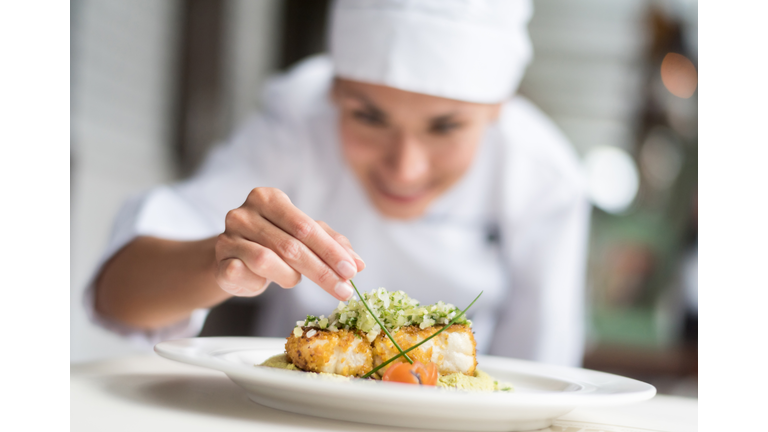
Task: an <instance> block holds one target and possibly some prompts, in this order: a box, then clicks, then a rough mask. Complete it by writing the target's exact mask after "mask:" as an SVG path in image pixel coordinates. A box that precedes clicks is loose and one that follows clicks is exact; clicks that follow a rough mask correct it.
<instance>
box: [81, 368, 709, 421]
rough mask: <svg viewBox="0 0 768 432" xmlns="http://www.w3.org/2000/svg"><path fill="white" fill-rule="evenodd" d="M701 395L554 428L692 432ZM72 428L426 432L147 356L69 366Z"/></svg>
mask: <svg viewBox="0 0 768 432" xmlns="http://www.w3.org/2000/svg"><path fill="white" fill-rule="evenodd" d="M697 417H698V401H697V400H696V399H688V398H680V397H672V396H661V395H657V396H656V397H654V398H653V399H651V400H649V401H646V402H641V403H637V404H633V405H627V406H621V407H612V408H601V409H577V410H574V411H573V412H571V413H569V414H567V415H565V416H563V417H561V418H559V419H558V420H557V421H555V424H554V425H553V426H552V427H550V428H549V429H548V430H547V429H545V430H544V431H551V432H695V431H697V430H698V419H697ZM70 426H71V430H73V431H104V430H109V431H122V430H130V431H136V430H141V431H156V430H158V431H159V430H163V431H171V430H172V431H177V430H183V431H185V432H193V431H205V432H210V431H212V430H226V431H240V430H242V431H249V432H253V431H326V430H327V431H377V432H378V431H381V432H383V431H391V430H399V431H403V432H405V431H409V430H413V431H417V430H418V431H423V429H404V428H393V427H384V426H374V425H366V424H361V423H351V422H344V421H338V420H328V419H322V418H317V417H309V416H303V415H299V414H293V413H288V412H283V411H278V410H275V409H272V408H267V407H264V406H261V405H258V404H256V403H254V402H251V401H250V400H249V399H248V397H247V396H246V393H245V390H243V389H242V388H240V387H238V386H237V385H236V384H234V383H233V382H232V381H230V380H229V378H227V376H226V375H224V374H223V373H221V372H217V371H213V370H209V369H205V368H200V367H196V366H190V365H186V364H181V363H177V362H173V361H171V360H166V359H164V358H161V357H159V356H156V355H142V356H133V357H124V358H118V359H113V360H105V361H99V362H92V363H83V364H73V365H71V367H70Z"/></svg>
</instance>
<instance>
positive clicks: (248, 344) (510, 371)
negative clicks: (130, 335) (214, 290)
mask: <svg viewBox="0 0 768 432" xmlns="http://www.w3.org/2000/svg"><path fill="white" fill-rule="evenodd" d="M284 345H285V339H275V338H238V337H226V338H192V339H181V340H175V341H168V342H162V343H159V344H157V345H156V346H155V351H156V352H157V353H158V354H160V355H161V356H163V357H166V358H169V359H171V360H176V361H180V362H183V363H189V364H193V365H197V366H203V367H206V368H211V369H215V370H219V371H222V372H224V373H225V374H227V375H228V376H229V378H230V379H232V381H234V382H235V383H237V384H238V385H239V386H241V387H243V388H244V389H245V390H246V391H247V392H248V396H249V397H250V398H251V400H253V401H254V402H257V403H259V404H261V405H265V406H268V407H271V408H276V409H279V410H283V411H290V412H294V413H299V414H307V415H312V416H317V417H325V418H331V419H337V420H348V421H355V422H362V423H372V424H378V425H387V426H409V427H418V428H432V429H442V430H473V431H524V430H533V429H541V428H545V427H548V426H550V425H551V424H552V421H553V420H554V419H555V418H556V417H559V416H561V415H564V414H566V413H568V412H570V411H571V410H573V409H574V408H578V407H594V406H611V405H620V404H627V403H632V402H639V401H643V400H646V399H650V398H652V397H653V396H654V395H655V394H656V389H655V388H654V387H653V386H651V385H650V384H646V383H643V382H640V381H636V380H632V379H629V378H624V377H620V376H617V375H611V374H607V373H602V372H596V371H591V370H586V369H577V368H567V367H560V366H551V365H545V364H541V363H534V362H529V361H522V360H513V359H508V358H502V357H491V356H478V359H477V361H478V367H479V368H480V369H481V370H483V371H485V372H487V373H489V374H490V375H491V376H492V377H494V378H496V379H497V380H499V381H503V382H509V383H511V384H512V385H513V386H514V387H515V391H514V392H511V393H507V392H494V393H480V392H475V393H472V392H461V391H455V390H445V389H439V388H434V387H420V386H414V385H411V384H399V383H388V382H381V381H371V380H349V381H338V380H331V379H325V378H323V377H321V376H319V375H316V374H306V373H302V372H296V371H287V370H280V369H273V368H265V367H255V366H254V365H257V364H259V363H261V362H263V361H264V360H266V359H267V358H269V357H271V356H273V355H276V354H280V353H283V352H284Z"/></svg>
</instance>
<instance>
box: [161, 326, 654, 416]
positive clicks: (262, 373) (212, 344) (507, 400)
mask: <svg viewBox="0 0 768 432" xmlns="http://www.w3.org/2000/svg"><path fill="white" fill-rule="evenodd" d="M284 344H285V339H284V338H265V337H238V336H227V337H195V338H183V339H173V340H168V341H163V342H160V343H158V344H156V345H155V347H154V351H155V352H156V353H157V354H158V355H160V356H162V357H165V358H167V359H170V360H174V361H178V362H181V363H186V364H192V365H195V366H200V367H204V368H208V369H214V370H218V371H220V372H223V373H225V374H226V375H227V376H228V377H229V378H230V379H232V380H233V381H234V382H236V383H237V381H238V380H244V381H247V382H258V383H260V384H263V385H272V386H279V387H281V388H284V389H285V388H289V389H296V390H301V391H302V392H304V393H311V394H318V395H327V394H328V392H329V391H336V390H338V391H341V392H343V393H345V394H346V396H350V395H352V396H354V395H358V396H363V397H367V396H369V395H371V393H372V392H375V393H374V394H375V395H378V396H379V397H382V398H388V399H390V398H391V399H390V400H398V401H400V402H402V403H413V402H418V401H423V400H424V399H425V398H424V396H426V395H429V398H427V399H428V400H430V401H431V402H433V403H446V402H449V403H450V402H462V403H468V402H469V403H478V404H482V405H484V406H485V407H493V406H495V407H510V406H519V407H539V406H547V407H572V408H579V407H595V406H615V405H624V404H629V403H633V402H641V401H644V400H648V399H651V398H653V397H654V396H655V394H656V388H655V387H654V386H652V385H650V384H648V383H645V382H642V381H639V380H635V379H632V378H627V377H623V376H620V375H615V374H610V373H607V372H601V371H595V370H591V369H583V368H575V367H568V366H559V365H550V364H545V363H539V362H533V361H528V360H520V359H514V358H507V357H497V356H485V355H478V360H479V361H478V363H480V364H482V362H481V361H480V360H482V361H486V362H491V363H499V364H507V365H511V366H513V369H510V371H514V372H516V373H523V374H527V375H531V376H538V377H545V378H550V379H552V378H554V379H558V380H562V381H567V382H572V383H577V384H579V385H581V386H582V388H581V389H579V390H575V391H566V392H551V393H550V392H544V393H516V392H511V393H506V392H492V393H491V392H463V391H455V390H446V389H436V388H427V387H420V386H419V387H416V388H414V387H413V386H408V388H400V387H399V385H398V384H396V383H382V382H378V381H377V382H371V381H362V380H360V381H356V380H350V381H338V380H326V379H309V375H297V374H296V373H295V372H293V371H285V370H280V369H273V368H257V367H252V366H247V365H245V364H242V363H235V362H231V361H225V360H223V359H222V358H221V355H222V354H224V353H225V351H226V353H236V352H238V351H244V350H271V349H274V350H280V349H281V348H283V347H284ZM276 354H277V352H276ZM593 380H598V381H600V380H604V381H605V382H608V383H613V384H614V386H615V385H616V384H619V385H620V384H624V385H629V387H630V388H635V389H636V390H634V391H624V392H619V393H613V392H609V391H606V389H607V388H608V387H606V386H601V385H599V384H595V383H594V382H590V381H593ZM382 384H384V385H382ZM511 384H512V385H513V386H514V384H515V383H514V382H512V383H511ZM401 385H402V384H401ZM373 389H375V390H373ZM470 401H471V402H470Z"/></svg>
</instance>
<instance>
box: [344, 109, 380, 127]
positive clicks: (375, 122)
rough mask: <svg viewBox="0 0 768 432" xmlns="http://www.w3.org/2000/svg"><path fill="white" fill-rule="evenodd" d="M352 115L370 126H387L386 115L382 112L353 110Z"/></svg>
mask: <svg viewBox="0 0 768 432" xmlns="http://www.w3.org/2000/svg"><path fill="white" fill-rule="evenodd" d="M352 116H353V117H354V118H355V119H357V120H359V121H360V122H362V123H364V124H367V125H369V126H386V124H387V123H386V121H385V120H384V117H382V116H381V115H380V114H378V113H375V112H371V111H360V110H355V111H353V112H352Z"/></svg>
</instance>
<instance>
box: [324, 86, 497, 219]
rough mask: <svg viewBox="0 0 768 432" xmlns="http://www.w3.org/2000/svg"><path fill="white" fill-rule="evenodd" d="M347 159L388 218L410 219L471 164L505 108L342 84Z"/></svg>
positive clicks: (336, 96) (338, 98)
mask: <svg viewBox="0 0 768 432" xmlns="http://www.w3.org/2000/svg"><path fill="white" fill-rule="evenodd" d="M333 100H334V102H335V103H336V105H337V106H338V108H339V113H340V124H339V127H340V133H341V141H342V147H343V152H344V156H345V158H346V159H347V162H348V163H349V164H350V166H351V167H352V170H353V171H354V173H355V175H356V176H357V177H358V179H359V180H360V182H361V183H362V185H363V187H364V188H365V191H366V192H367V193H368V196H369V197H370V199H371V201H372V202H373V204H374V205H375V206H376V208H377V209H378V210H379V212H381V213H382V214H383V215H384V216H387V217H390V218H396V219H411V218H415V217H418V216H421V215H422V214H424V212H425V211H426V210H427V208H428V206H429V204H430V203H431V202H432V201H434V200H435V198H437V197H439V196H440V195H441V194H442V193H443V192H445V191H446V190H447V189H448V188H450V187H451V186H452V185H453V184H454V183H456V182H457V181H458V180H459V179H460V178H461V177H462V176H463V175H464V173H466V172H467V170H468V169H469V167H470V166H471V164H472V161H473V160H474V156H475V153H476V152H477V149H478V147H479V145H480V141H481V139H482V136H483V133H484V132H485V129H486V127H487V126H488V125H489V124H490V123H491V122H493V121H495V120H496V118H497V117H498V114H499V110H500V108H501V104H493V105H490V104H477V103H470V102H462V101H457V100H453V99H444V98H440V97H435V96H428V95H424V94H421V93H411V92H407V91H403V90H398V89H395V88H392V87H386V86H380V85H374V84H365V83H360V82H355V81H349V80H344V79H337V80H336V82H335V85H334V89H333Z"/></svg>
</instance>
